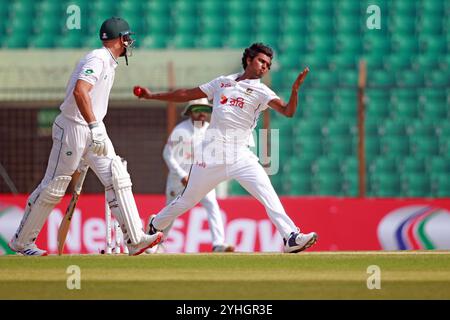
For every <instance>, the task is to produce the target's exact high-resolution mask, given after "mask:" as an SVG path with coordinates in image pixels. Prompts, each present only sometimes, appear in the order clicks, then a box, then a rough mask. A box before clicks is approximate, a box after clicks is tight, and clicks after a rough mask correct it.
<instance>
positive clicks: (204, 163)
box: [140, 43, 317, 253]
mask: <svg viewBox="0 0 450 320" xmlns="http://www.w3.org/2000/svg"><path fill="white" fill-rule="evenodd" d="M272 58H273V51H272V49H271V48H270V47H268V46H265V45H263V44H262V43H254V44H252V45H251V46H250V47H249V48H246V49H245V51H244V54H243V57H242V66H243V69H244V72H242V73H237V74H231V75H228V76H220V77H218V78H216V79H214V80H212V81H210V82H208V83H205V84H203V85H201V86H199V87H196V88H193V89H178V90H175V91H172V92H162V93H153V92H151V91H150V90H149V89H148V88H141V90H142V94H141V95H140V96H141V97H142V98H145V99H153V100H163V101H174V102H186V101H189V100H194V99H201V98H208V100H213V112H212V115H211V123H210V125H209V128H208V130H207V132H206V137H205V139H204V142H203V148H204V150H203V153H204V158H203V159H202V160H201V161H196V162H195V164H194V165H193V166H192V168H191V171H190V174H189V179H188V183H187V186H186V188H185V190H184V191H183V193H182V194H181V195H180V196H179V197H177V198H176V199H175V200H174V201H172V202H171V203H170V204H169V205H167V206H166V207H165V208H163V209H162V210H161V211H160V212H159V213H158V214H157V215H156V216H155V217H154V218H153V219H151V220H150V223H149V226H148V229H149V232H150V234H155V233H156V232H158V230H164V229H165V228H167V227H168V226H169V225H170V224H171V223H172V222H173V221H174V219H175V218H176V217H178V216H179V215H181V214H183V213H184V212H186V211H187V210H189V209H190V208H192V207H193V206H194V205H195V204H196V203H197V202H198V201H199V200H200V199H202V198H203V197H204V196H205V195H206V194H207V193H208V192H209V191H211V190H212V189H213V188H215V187H216V186H217V185H218V184H219V183H220V182H222V181H225V180H229V179H236V180H237V181H238V182H239V183H240V184H241V185H242V186H243V187H244V188H245V189H246V190H247V191H248V192H249V193H250V194H251V195H252V196H254V197H255V198H256V199H257V200H259V202H260V203H261V204H263V205H264V207H265V209H266V212H267V214H268V216H269V218H270V219H271V221H272V223H274V225H275V226H276V228H277V230H278V232H279V233H280V234H281V236H282V238H283V240H284V252H287V253H294V252H299V251H302V250H305V249H306V248H309V247H310V246H312V245H313V244H314V243H315V242H316V240H317V234H316V233H314V232H311V233H302V232H300V229H299V228H297V227H296V225H295V224H294V222H293V221H292V220H291V219H290V217H289V216H288V215H287V214H286V212H285V210H284V208H283V205H282V204H281V201H280V199H279V198H278V195H277V194H276V192H275V190H274V188H273V186H272V184H271V182H270V179H269V177H268V175H267V174H266V172H265V171H264V169H263V167H262V166H261V165H260V164H259V162H258V158H257V157H256V156H255V155H254V154H253V153H252V152H251V150H250V149H249V147H248V145H249V141H250V137H251V135H252V131H253V129H254V128H255V126H256V123H257V120H258V117H259V115H260V114H261V112H262V111H263V110H265V109H266V108H268V107H270V108H272V109H274V110H276V111H277V112H279V113H281V114H282V115H284V116H286V117H293V116H294V114H295V112H296V109H297V104H298V90H299V88H300V86H301V84H302V83H303V81H304V80H305V77H306V75H307V74H308V72H309V69H308V68H306V69H305V70H303V71H302V72H301V73H300V74H299V75H298V77H297V79H296V80H295V81H294V83H293V85H292V90H291V95H290V99H289V101H288V102H287V103H285V102H283V101H282V100H281V99H280V98H279V97H278V96H277V95H276V94H275V93H274V92H273V91H272V90H270V89H269V88H268V87H267V86H266V85H264V84H263V83H261V78H262V77H263V76H264V75H266V74H267V72H268V71H269V70H270V67H271V64H272ZM209 132H211V133H212V134H211V135H210V137H208V134H209ZM207 149H208V150H210V151H211V150H213V151H212V152H211V155H212V154H214V155H213V156H211V157H208V158H207V156H208V152H205V150H207ZM217 160H220V161H217Z"/></svg>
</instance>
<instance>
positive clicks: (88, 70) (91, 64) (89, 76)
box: [78, 57, 103, 85]
mask: <svg viewBox="0 0 450 320" xmlns="http://www.w3.org/2000/svg"><path fill="white" fill-rule="evenodd" d="M102 71H103V61H102V59H100V58H98V57H91V58H88V60H87V61H86V63H85V64H84V65H83V66H82V67H81V71H80V73H79V74H78V79H79V80H84V81H86V82H88V83H90V84H92V85H95V83H96V82H97V81H98V79H99V78H100V75H101V73H102Z"/></svg>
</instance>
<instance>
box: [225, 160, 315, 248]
mask: <svg viewBox="0 0 450 320" xmlns="http://www.w3.org/2000/svg"><path fill="white" fill-rule="evenodd" d="M230 175H231V177H232V178H234V179H236V180H237V181H238V182H239V183H240V184H241V185H242V186H243V187H244V188H245V189H246V190H247V191H248V192H249V193H250V194H251V195H252V196H253V197H255V198H256V199H257V200H258V201H259V202H261V204H262V205H264V207H265V209H266V212H267V214H268V216H269V218H270V220H271V221H272V223H273V224H274V225H275V226H276V228H277V230H278V232H280V234H281V236H282V237H283V239H284V242H285V251H286V252H298V251H302V250H304V249H306V248H308V247H310V246H311V245H313V244H314V243H315V242H316V240H317V235H316V234H315V233H314V232H312V233H308V234H303V233H300V230H299V228H297V226H296V225H295V224H294V222H293V221H292V220H291V218H290V217H289V216H288V215H287V214H286V211H285V210H284V208H283V205H282V203H281V201H280V198H279V197H278V195H277V194H276V192H275V190H274V188H273V186H272V183H271V182H270V179H269V177H268V175H267V173H266V172H265V171H264V169H263V167H262V166H261V165H260V164H259V163H258V162H257V161H256V160H255V159H253V158H249V159H245V160H242V161H239V162H237V163H236V164H234V165H233V166H232V170H230Z"/></svg>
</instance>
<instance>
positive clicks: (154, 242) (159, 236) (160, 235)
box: [132, 233, 163, 256]
mask: <svg viewBox="0 0 450 320" xmlns="http://www.w3.org/2000/svg"><path fill="white" fill-rule="evenodd" d="M162 237H163V235H162V234H161V233H160V234H158V237H157V238H156V240H155V241H153V242H152V243H150V244H149V245H148V246H146V247H144V248H142V249H141V250H139V251H137V252H135V253H133V254H132V256H138V255H140V254H141V253H143V252H144V251H145V250H147V249H150V248H153V247H154V246H156V245H157V244H158V243H160V242H161V239H162Z"/></svg>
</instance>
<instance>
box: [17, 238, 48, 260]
mask: <svg viewBox="0 0 450 320" xmlns="http://www.w3.org/2000/svg"><path fill="white" fill-rule="evenodd" d="M8 247H9V248H10V249H11V250H12V251H14V252H17V253H20V254H22V255H24V256H46V255H47V251H45V250H41V249H39V248H38V247H37V246H36V244H35V243H30V244H28V245H26V246H24V247H21V246H19V245H18V244H16V243H15V242H14V241H13V240H11V241H10V242H9V243H8Z"/></svg>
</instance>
